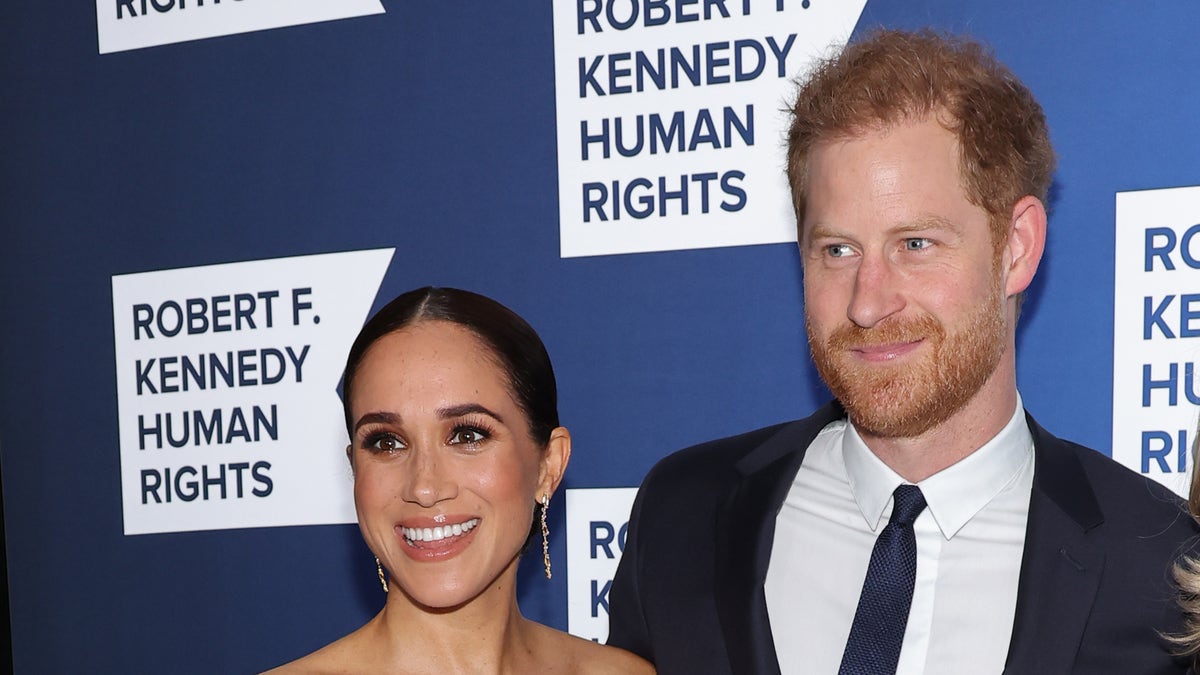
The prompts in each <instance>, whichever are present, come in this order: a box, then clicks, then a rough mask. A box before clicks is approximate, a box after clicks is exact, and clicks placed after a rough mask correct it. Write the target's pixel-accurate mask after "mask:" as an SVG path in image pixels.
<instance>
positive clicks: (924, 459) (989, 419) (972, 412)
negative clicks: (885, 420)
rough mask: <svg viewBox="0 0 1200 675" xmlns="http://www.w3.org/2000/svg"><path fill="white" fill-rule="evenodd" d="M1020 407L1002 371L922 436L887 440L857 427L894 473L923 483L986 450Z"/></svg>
mask: <svg viewBox="0 0 1200 675" xmlns="http://www.w3.org/2000/svg"><path fill="white" fill-rule="evenodd" d="M1016 406H1017V388H1016V382H1015V378H1014V377H1011V376H1005V374H1004V373H1001V372H1000V371H999V370H998V371H997V372H996V373H994V374H993V377H992V378H989V380H988V381H987V382H986V383H985V384H984V385H983V387H982V388H981V389H980V390H979V392H977V393H976V395H975V396H974V397H973V398H972V399H971V400H970V401H968V402H967V404H966V405H964V406H963V407H962V408H960V409H959V410H958V411H957V412H955V413H954V414H953V415H951V416H950V417H949V418H948V419H946V420H945V421H944V422H942V423H941V424H938V425H936V426H934V427H933V428H931V429H929V430H928V431H926V432H925V433H923V434H921V435H919V436H914V437H908V438H894V437H883V436H876V435H873V434H871V433H869V432H867V431H864V430H862V429H859V428H858V427H857V426H856V427H855V430H856V431H858V434H859V436H861V437H862V439H863V442H864V443H866V445H867V448H869V449H870V450H871V452H873V453H875V456H876V457H878V458H879V459H880V461H882V462H883V463H884V464H886V465H888V467H889V468H890V469H891V470H892V471H895V472H896V473H898V474H900V476H901V477H902V478H904V480H906V481H909V482H910V483H919V482H921V481H923V480H925V479H926V478H928V477H930V476H932V475H933V474H935V473H937V472H939V471H941V470H943V469H945V468H947V467H949V466H952V465H954V464H956V463H958V462H959V461H961V460H962V459H964V458H965V457H967V456H968V455H970V454H971V453H973V452H975V451H976V450H978V449H979V448H981V447H983V445H984V444H985V443H987V442H988V441H990V440H991V439H992V438H994V437H995V436H996V434H998V433H1000V430H1001V429H1003V428H1004V426H1005V425H1006V424H1008V421H1009V420H1010V419H1012V415H1013V411H1014V410H1016ZM853 422H854V420H851V424H853Z"/></svg>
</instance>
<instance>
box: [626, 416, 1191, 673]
mask: <svg viewBox="0 0 1200 675" xmlns="http://www.w3.org/2000/svg"><path fill="white" fill-rule="evenodd" d="M844 416H845V412H844V411H843V410H842V408H841V407H840V406H839V405H838V404H837V403H836V402H835V403H831V404H829V405H827V406H825V407H824V408H822V409H821V410H819V411H818V412H817V413H816V414H815V415H813V416H812V417H809V418H807V419H804V420H800V421H798V422H791V423H787V424H781V425H778V426H774V427H769V428H766V429H759V430H757V431H752V432H750V433H747V434H743V435H740V436H735V437H733V438H727V439H722V440H718V441H712V442H710V443H705V444H703V445H699V446H695V447H693V448H689V449H687V450H683V451H680V452H677V453H675V454H673V455H671V456H669V457H667V458H665V459H663V460H662V461H661V462H659V463H658V464H657V465H656V466H655V467H654V468H653V469H652V470H651V471H650V473H649V474H648V475H647V476H646V480H645V481H644V482H643V483H642V487H641V489H640V490H639V491H638V496H637V499H636V501H635V502H634V506H633V514H632V516H631V519H630V524H629V531H628V535H627V539H626V544H625V551H624V554H623V555H622V558H621V563H620V567H619V568H618V570H617V574H616V578H615V579H614V581H613V585H612V588H611V591H610V593H609V607H610V614H609V623H610V628H609V639H608V643H609V644H612V645H616V646H619V647H623V648H625V649H628V650H630V651H632V652H634V653H636V654H640V655H641V656H643V657H645V658H647V659H649V660H650V661H652V662H653V663H654V664H655V666H657V668H658V672H660V673H668V674H670V673H686V674H688V675H693V674H696V673H737V674H739V675H740V674H742V673H747V674H750V673H753V674H759V673H763V674H771V673H778V672H779V664H778V662H777V661H776V658H775V641H776V640H786V639H787V636H786V635H773V634H772V632H771V625H770V620H769V618H768V616H767V605H766V596H765V594H764V590H763V582H764V581H765V579H766V574H767V564H768V562H769V561H770V558H771V546H772V541H773V537H774V533H775V516H776V514H777V513H778V512H779V509H780V507H781V506H782V504H783V501H784V499H785V497H786V496H787V493H788V490H789V489H790V488H791V485H792V480H793V478H794V477H795V475H796V472H797V471H798V470H799V468H800V464H801V462H803V461H804V453H805V451H806V450H807V449H808V446H809V443H810V442H811V441H812V440H813V438H814V437H815V436H816V435H817V433H818V432H819V431H820V430H821V429H822V428H824V427H825V425H826V424H828V423H829V422H832V421H833V420H836V419H839V418H841V417H844ZM1028 420H1029V428H1030V431H1031V432H1032V434H1033V439H1034V447H1035V448H1036V450H1035V459H1034V475H1033V492H1032V495H1031V497H1030V503H1029V522H1028V527H1027V529H1026V535H1025V551H1024V554H1023V558H1022V560H1021V574H1020V580H1019V582H1018V588H1017V606H1016V617H1015V621H1014V626H1013V633H1012V638H1011V640H1010V642H1009V648H1008V660H1007V664H1006V667H1005V670H1004V672H1005V673H1021V674H1025V673H1052V674H1056V675H1057V674H1059V673H1088V674H1089V675H1091V674H1104V673H1112V674H1113V675H1136V674H1140V673H1147V674H1149V673H1184V672H1186V670H1187V662H1186V660H1184V659H1179V658H1175V657H1173V656H1172V655H1171V653H1170V646H1169V645H1168V644H1167V643H1166V642H1165V641H1164V640H1163V639H1162V638H1161V636H1160V632H1163V633H1171V632H1177V631H1180V630H1182V626H1183V623H1182V622H1183V617H1182V615H1181V613H1180V611H1179V609H1178V607H1177V606H1176V604H1175V601H1174V593H1175V591H1174V587H1173V584H1172V581H1171V566H1172V563H1173V562H1175V561H1176V560H1177V559H1178V558H1179V556H1180V555H1181V554H1183V553H1185V552H1192V548H1193V546H1194V544H1195V536H1196V534H1197V528H1196V525H1195V523H1194V521H1193V520H1192V519H1191V518H1190V517H1188V515H1187V513H1186V509H1185V507H1184V505H1183V503H1182V501H1181V500H1179V498H1178V497H1177V496H1175V495H1174V494H1173V493H1171V492H1170V491H1169V490H1167V489H1165V488H1163V487H1161V486H1159V485H1158V484H1157V483H1154V482H1153V481H1151V480H1148V479H1146V478H1144V477H1142V476H1139V475H1138V474H1136V473H1134V472H1132V471H1130V470H1128V469H1126V468H1124V467H1122V466H1120V465H1118V464H1117V463H1116V462H1113V461H1112V460H1111V459H1109V458H1108V457H1105V456H1103V455H1101V454H1100V453H1097V452H1095V451H1093V450H1090V449H1088V448H1085V447H1083V446H1080V445H1076V444H1074V443H1069V442H1067V441H1062V440H1059V439H1057V438H1055V437H1054V436H1052V435H1050V434H1049V433H1047V432H1046V431H1045V430H1044V429H1042V428H1041V427H1040V426H1038V424H1037V423H1036V422H1034V421H1033V418H1031V417H1030V418H1028ZM814 583H821V582H820V581H819V580H817V581H815V582H814ZM981 583H986V582H981ZM980 611H981V612H986V611H987V608H986V607H980Z"/></svg>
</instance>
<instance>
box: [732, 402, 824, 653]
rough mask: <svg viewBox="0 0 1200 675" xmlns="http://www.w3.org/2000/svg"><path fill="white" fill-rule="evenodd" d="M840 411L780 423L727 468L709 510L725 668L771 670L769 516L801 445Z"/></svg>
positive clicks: (771, 539)
mask: <svg viewBox="0 0 1200 675" xmlns="http://www.w3.org/2000/svg"><path fill="white" fill-rule="evenodd" d="M844 414H845V413H844V412H842V409H841V407H840V406H838V405H836V404H830V405H827V406H825V407H824V408H822V409H821V410H819V411H818V412H817V413H816V414H814V415H813V416H812V417H809V418H807V419H805V420H802V421H800V422H796V423H794V424H790V425H788V426H786V427H784V428H783V429H781V430H780V431H779V433H777V434H775V435H774V436H772V437H771V438H770V439H768V440H767V441H766V442H765V443H763V444H762V445H760V446H758V447H757V448H754V449H753V450H751V451H750V452H748V453H747V454H746V455H745V456H744V457H743V458H742V459H741V460H740V461H739V462H738V463H737V464H736V465H735V469H736V470H737V471H738V479H737V480H736V481H735V483H734V485H733V488H732V489H731V491H730V493H729V494H728V495H727V497H726V499H725V501H724V503H723V504H722V506H721V508H720V509H718V511H717V522H716V561H715V562H716V579H715V581H716V589H715V597H716V602H717V615H718V617H719V619H720V622H721V632H722V634H723V635H724V638H725V648H726V650H727V652H728V654H729V661H730V668H731V671H732V672H733V673H754V674H759V673H763V674H771V673H778V672H779V663H778V661H777V660H776V658H775V643H774V640H773V639H772V636H771V623H770V620H769V618H768V616H767V603H766V595H765V592H764V590H763V583H764V582H765V581H766V576H767V566H768V564H769V563H770V560H771V547H772V544H773V542H774V536H775V517H776V515H777V514H778V512H779V508H780V506H782V504H783V500H784V499H785V498H786V497H787V493H788V490H789V488H791V485H792V480H793V479H794V478H795V476H796V472H797V471H798V470H799V469H800V464H801V462H802V461H803V460H804V453H805V451H806V450H807V449H808V445H809V443H811V442H812V439H813V438H814V437H815V436H816V435H817V433H818V432H820V431H821V429H823V428H824V427H825V425H826V424H828V423H829V422H832V421H833V420H835V419H838V418H840V417H842V416H844Z"/></svg>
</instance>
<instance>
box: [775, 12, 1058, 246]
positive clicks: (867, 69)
mask: <svg viewBox="0 0 1200 675" xmlns="http://www.w3.org/2000/svg"><path fill="white" fill-rule="evenodd" d="M791 113H792V123H791V129H790V130H789V132H788V165H787V173H788V183H789V184H790V185H791V188H792V205H793V207H794V208H795V210H796V224H797V226H799V227H803V224H804V209H805V205H806V199H807V194H806V190H807V188H808V155H809V152H810V151H811V150H812V147H813V145H814V144H816V143H819V142H821V141H828V140H836V139H839V138H844V137H848V136H854V135H856V134H858V133H861V132H864V131H868V130H870V129H873V128H883V129H886V128H888V127H890V126H892V125H894V124H898V123H901V122H904V121H908V120H920V119H923V118H924V117H926V116H927V115H930V114H933V115H937V116H938V117H937V119H938V121H939V122H941V124H942V125H943V126H945V127H946V129H948V130H950V131H952V132H954V135H955V136H956V137H957V138H958V145H959V151H960V157H959V167H960V168H959V173H960V175H961V176H962V183H963V187H964V188H965V190H966V194H967V198H968V199H969V200H970V201H971V202H972V203H974V204H975V205H977V206H979V207H981V208H983V210H984V211H986V212H987V213H988V215H989V216H990V219H991V221H992V234H993V236H994V237H996V238H997V239H998V240H999V241H1000V242H1003V241H1004V240H1005V239H1007V227H1008V223H1009V218H1010V217H1011V215H1012V214H1011V211H1012V207H1013V205H1014V204H1016V203H1017V201H1018V200H1020V199H1021V198H1022V197H1024V196H1025V195H1033V196H1034V197H1037V198H1038V199H1040V200H1041V201H1042V203H1043V204H1045V203H1046V196H1047V192H1048V191H1049V188H1050V181H1051V174H1053V172H1054V149H1053V148H1052V147H1051V145H1050V137H1049V132H1048V131H1047V127H1046V116H1045V114H1044V113H1043V112H1042V107H1041V106H1040V105H1038V102H1037V100H1035V99H1034V97H1033V94H1032V93H1031V92H1030V91H1029V88H1028V87H1026V86H1025V85H1024V84H1022V83H1021V81H1020V80H1018V79H1017V76H1016V75H1014V74H1013V73H1012V71H1010V70H1009V69H1008V68H1007V67H1005V66H1004V64H1002V63H1000V62H999V61H998V60H996V57H995V56H994V55H993V54H992V53H991V52H989V51H988V50H987V49H985V48H984V47H983V46H982V45H980V44H979V43H977V42H974V41H972V40H969V39H965V38H957V37H951V36H944V35H938V34H936V33H934V32H932V31H928V30H926V31H920V32H915V33H910V32H905V31H898V30H879V31H875V32H873V33H871V34H870V35H868V36H867V37H866V38H865V39H863V40H861V41H859V42H855V43H852V44H850V45H848V46H847V47H846V48H845V49H844V50H843V51H842V52H841V53H840V54H838V55H836V56H834V57H833V58H830V59H828V60H826V61H824V62H822V63H820V64H819V65H817V66H816V68H815V69H814V70H813V72H812V74H811V75H809V76H808V78H807V80H806V81H805V82H804V83H803V84H802V85H801V87H800V91H799V93H798V94H797V97H796V102H795V105H794V106H793V107H792V111H791Z"/></svg>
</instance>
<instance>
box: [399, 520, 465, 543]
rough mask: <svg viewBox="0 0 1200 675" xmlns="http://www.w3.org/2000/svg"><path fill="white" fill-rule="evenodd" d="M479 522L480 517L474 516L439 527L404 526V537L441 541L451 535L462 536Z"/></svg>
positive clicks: (414, 539)
mask: <svg viewBox="0 0 1200 675" xmlns="http://www.w3.org/2000/svg"><path fill="white" fill-rule="evenodd" d="M478 524H479V519H478V518H472V519H470V520H468V521H465V522H462V523H455V524H453V525H439V526H438V527H404V528H401V529H402V530H403V531H404V538H405V539H407V540H409V541H410V542H412V541H441V540H443V539H449V538H450V537H460V536H462V535H464V534H466V533H468V532H470V531H471V530H473V529H475V526H476V525H478Z"/></svg>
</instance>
